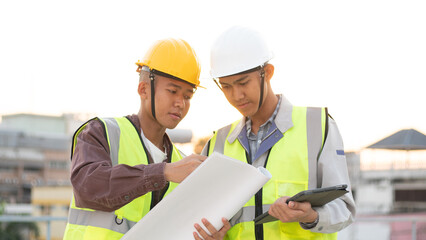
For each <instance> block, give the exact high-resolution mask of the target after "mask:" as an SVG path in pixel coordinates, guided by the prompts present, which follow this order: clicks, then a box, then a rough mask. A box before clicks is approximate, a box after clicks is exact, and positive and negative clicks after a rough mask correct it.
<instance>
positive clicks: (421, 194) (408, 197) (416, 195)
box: [395, 189, 426, 202]
mask: <svg viewBox="0 0 426 240" xmlns="http://www.w3.org/2000/svg"><path fill="white" fill-rule="evenodd" d="M395 201H396V202H426V189H414V190H413V189H411V190H395Z"/></svg>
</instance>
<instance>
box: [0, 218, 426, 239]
mask: <svg viewBox="0 0 426 240" xmlns="http://www.w3.org/2000/svg"><path fill="white" fill-rule="evenodd" d="M53 221H67V217H66V216H63V217H53V216H15V215H2V216H0V222H46V223H47V231H46V240H50V239H51V236H50V232H51V222H53ZM364 222H375V223H392V222H410V223H411V239H412V240H417V223H419V222H425V223H426V216H408V217H403V216H383V217H367V216H364V217H357V218H356V220H355V223H354V224H356V223H364Z"/></svg>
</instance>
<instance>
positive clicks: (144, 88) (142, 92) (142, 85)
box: [138, 81, 149, 99]
mask: <svg viewBox="0 0 426 240" xmlns="http://www.w3.org/2000/svg"><path fill="white" fill-rule="evenodd" d="M148 87H149V86H148V83H147V82H145V81H140V82H139V85H138V94H139V96H140V97H141V99H148V97H149V96H148V94H149V93H148Z"/></svg>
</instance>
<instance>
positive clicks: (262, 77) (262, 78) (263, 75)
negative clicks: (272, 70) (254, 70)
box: [257, 65, 265, 111]
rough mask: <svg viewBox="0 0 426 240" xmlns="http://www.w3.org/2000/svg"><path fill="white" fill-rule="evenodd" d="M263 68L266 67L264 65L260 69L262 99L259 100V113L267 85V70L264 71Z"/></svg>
mask: <svg viewBox="0 0 426 240" xmlns="http://www.w3.org/2000/svg"><path fill="white" fill-rule="evenodd" d="M263 67H264V65H262V67H261V69H260V99H259V107H258V108H257V110H258V111H259V109H260V107H261V106H262V103H263V88H264V85H265V69H263Z"/></svg>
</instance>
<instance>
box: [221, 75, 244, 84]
mask: <svg viewBox="0 0 426 240" xmlns="http://www.w3.org/2000/svg"><path fill="white" fill-rule="evenodd" d="M247 77H248V75H245V76H242V77H240V78H238V79H236V80H234V81H233V82H232V83H233V84H235V83H238V82H241V81H243V80H245V79H246V78H247ZM219 83H220V84H222V85H223V84H228V85H229V83H223V82H220V80H219Z"/></svg>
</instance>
